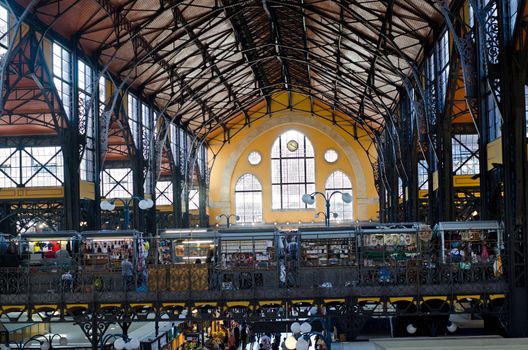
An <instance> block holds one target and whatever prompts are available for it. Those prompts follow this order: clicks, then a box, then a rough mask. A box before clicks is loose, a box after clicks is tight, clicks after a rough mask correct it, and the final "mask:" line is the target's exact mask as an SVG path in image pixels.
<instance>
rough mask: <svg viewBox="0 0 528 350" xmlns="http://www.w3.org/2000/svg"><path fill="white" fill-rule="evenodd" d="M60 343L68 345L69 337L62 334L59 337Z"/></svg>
mask: <svg viewBox="0 0 528 350" xmlns="http://www.w3.org/2000/svg"><path fill="white" fill-rule="evenodd" d="M59 345H60V346H66V345H68V338H67V337H65V336H61V337H60V338H59Z"/></svg>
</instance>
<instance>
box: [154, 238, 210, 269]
mask: <svg viewBox="0 0 528 350" xmlns="http://www.w3.org/2000/svg"><path fill="white" fill-rule="evenodd" d="M214 249H215V231H212V230H208V229H181V230H175V229H167V230H162V231H160V232H159V235H158V241H157V254H158V263H159V264H164V265H166V264H189V263H190V264H200V263H209V262H212V259H213V257H214Z"/></svg>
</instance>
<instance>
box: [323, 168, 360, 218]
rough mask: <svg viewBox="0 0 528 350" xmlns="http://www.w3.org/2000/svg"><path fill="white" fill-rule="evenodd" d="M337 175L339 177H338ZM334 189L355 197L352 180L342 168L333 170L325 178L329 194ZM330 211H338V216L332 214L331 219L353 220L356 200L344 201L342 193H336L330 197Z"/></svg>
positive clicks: (327, 193) (326, 190)
mask: <svg viewBox="0 0 528 350" xmlns="http://www.w3.org/2000/svg"><path fill="white" fill-rule="evenodd" d="M336 177H337V178H336ZM333 191H341V192H344V193H350V195H352V198H354V193H353V191H352V181H351V180H350V177H349V176H348V175H347V174H346V173H345V172H344V171H342V170H335V171H333V172H332V173H331V174H330V175H329V176H328V177H327V178H326V180H325V193H326V195H327V196H329V195H330V194H331V193H332V192H333ZM330 211H332V212H334V213H337V218H334V217H333V215H330V220H338V221H343V220H346V221H348V220H353V219H354V202H353V201H352V202H351V203H344V202H343V200H342V198H341V195H334V196H332V198H331V199H330Z"/></svg>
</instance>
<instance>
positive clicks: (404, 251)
mask: <svg viewBox="0 0 528 350" xmlns="http://www.w3.org/2000/svg"><path fill="white" fill-rule="evenodd" d="M418 232H419V225H416V224H399V225H393V226H383V225H380V226H377V227H375V228H372V227H360V228H359V234H360V237H361V239H360V242H361V243H360V244H361V248H360V264H361V265H363V266H395V265H402V264H406V263H407V261H409V260H410V259H412V258H415V257H416V256H417V255H418V252H419V251H418V240H419V238H418Z"/></svg>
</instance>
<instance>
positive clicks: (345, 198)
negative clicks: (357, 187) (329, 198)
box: [341, 192, 352, 203]
mask: <svg viewBox="0 0 528 350" xmlns="http://www.w3.org/2000/svg"><path fill="white" fill-rule="evenodd" d="M341 198H342V199H343V202H345V203H352V195H351V194H350V193H346V192H345V193H343V194H342V195H341Z"/></svg>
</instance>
